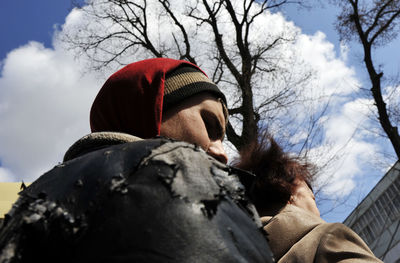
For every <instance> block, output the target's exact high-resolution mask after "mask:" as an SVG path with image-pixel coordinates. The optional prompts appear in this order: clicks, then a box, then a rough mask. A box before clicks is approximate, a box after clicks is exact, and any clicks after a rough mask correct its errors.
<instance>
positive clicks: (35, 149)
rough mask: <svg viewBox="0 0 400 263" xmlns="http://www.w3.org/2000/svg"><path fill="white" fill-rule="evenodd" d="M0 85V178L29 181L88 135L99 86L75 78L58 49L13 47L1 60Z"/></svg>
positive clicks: (67, 58)
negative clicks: (1, 175) (0, 164)
mask: <svg viewBox="0 0 400 263" xmlns="http://www.w3.org/2000/svg"><path fill="white" fill-rule="evenodd" d="M0 87H1V88H0V123H1V125H0V145H1V147H0V160H1V163H2V166H3V167H2V169H3V174H5V175H6V177H5V179H4V180H7V181H10V176H12V178H13V180H16V181H19V180H22V179H24V180H25V181H32V180H34V179H35V178H37V177H38V176H39V175H40V174H42V173H43V172H44V171H46V170H48V169H50V168H51V167H52V166H54V165H55V164H57V163H58V162H60V161H61V160H62V156H63V152H65V150H66V149H67V148H68V146H69V145H70V144H72V143H73V141H74V140H76V139H78V138H79V137H81V136H82V135H84V134H86V133H88V132H89V125H88V118H89V117H88V113H89V109H90V104H91V102H92V101H93V99H94V96H95V94H96V91H97V89H98V87H99V83H98V81H96V80H95V79H94V78H93V77H91V76H88V75H85V76H81V72H80V69H79V67H77V64H76V63H75V62H74V60H73V59H72V58H71V56H70V55H68V54H67V53H66V52H65V51H64V50H60V49H58V48H57V47H56V48H55V49H48V48H44V47H43V45H42V44H40V43H37V42H30V43H28V44H26V45H25V46H22V47H20V48H17V49H14V50H13V51H11V52H10V53H9V54H8V55H7V57H6V59H5V60H4V62H3V68H2V71H1V77H0ZM5 170H6V171H7V172H6V173H5V172H4V171H5Z"/></svg>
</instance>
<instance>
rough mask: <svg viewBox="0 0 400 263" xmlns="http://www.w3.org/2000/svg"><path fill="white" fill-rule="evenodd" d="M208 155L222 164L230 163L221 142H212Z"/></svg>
mask: <svg viewBox="0 0 400 263" xmlns="http://www.w3.org/2000/svg"><path fill="white" fill-rule="evenodd" d="M207 153H208V154H209V155H211V156H212V157H214V158H215V159H217V160H218V161H220V162H222V163H227V162H228V156H227V155H226V152H225V150H224V147H223V146H222V141H221V140H216V141H211V143H210V145H209V147H208V149H207Z"/></svg>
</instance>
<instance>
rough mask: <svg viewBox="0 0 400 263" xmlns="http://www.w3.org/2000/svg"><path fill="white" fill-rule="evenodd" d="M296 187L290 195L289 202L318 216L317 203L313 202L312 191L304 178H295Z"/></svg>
mask: <svg viewBox="0 0 400 263" xmlns="http://www.w3.org/2000/svg"><path fill="white" fill-rule="evenodd" d="M295 184H296V188H295V189H294V193H293V194H292V196H291V197H290V201H289V203H290V204H292V205H295V206H297V207H300V208H303V209H305V210H307V211H309V212H311V213H312V214H314V215H317V216H320V214H319V210H318V208H317V204H316V203H315V197H314V193H313V192H312V191H311V189H310V187H308V185H307V184H306V182H304V180H298V179H296V180H295Z"/></svg>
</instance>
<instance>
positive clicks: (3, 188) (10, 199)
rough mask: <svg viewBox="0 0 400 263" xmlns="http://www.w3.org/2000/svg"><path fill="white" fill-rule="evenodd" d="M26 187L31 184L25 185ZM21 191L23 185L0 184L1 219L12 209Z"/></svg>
mask: <svg viewBox="0 0 400 263" xmlns="http://www.w3.org/2000/svg"><path fill="white" fill-rule="evenodd" d="M25 185H26V186H28V185H29V184H27V183H25ZM20 191H21V183H0V218H3V217H4V214H6V213H7V212H8V210H10V209H11V206H12V204H13V203H14V202H15V201H17V198H18V193H19V192H20Z"/></svg>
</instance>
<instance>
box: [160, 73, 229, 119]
mask: <svg viewBox="0 0 400 263" xmlns="http://www.w3.org/2000/svg"><path fill="white" fill-rule="evenodd" d="M200 92H209V93H212V94H213V95H215V96H216V97H217V98H220V99H221V100H222V102H223V103H224V104H225V106H226V98H225V95H224V94H223V93H222V92H221V91H220V89H219V88H218V87H217V85H215V84H214V83H213V82H212V81H211V80H210V79H209V78H208V77H207V76H206V75H205V74H204V73H203V72H202V71H200V70H199V69H197V68H195V67H192V66H189V65H183V66H181V67H179V68H177V69H175V70H173V71H172V72H169V73H167V75H166V77H165V83H164V102H163V112H165V111H166V110H168V109H170V108H171V107H172V106H174V105H176V104H178V103H179V102H181V101H183V100H184V99H186V98H188V97H191V96H193V95H196V94H198V93H200ZM225 117H226V116H225Z"/></svg>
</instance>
